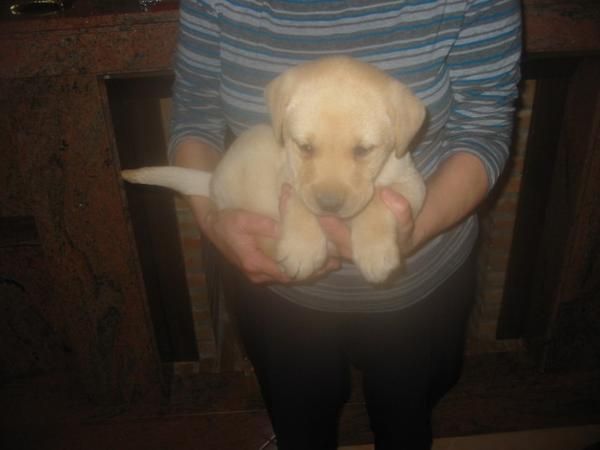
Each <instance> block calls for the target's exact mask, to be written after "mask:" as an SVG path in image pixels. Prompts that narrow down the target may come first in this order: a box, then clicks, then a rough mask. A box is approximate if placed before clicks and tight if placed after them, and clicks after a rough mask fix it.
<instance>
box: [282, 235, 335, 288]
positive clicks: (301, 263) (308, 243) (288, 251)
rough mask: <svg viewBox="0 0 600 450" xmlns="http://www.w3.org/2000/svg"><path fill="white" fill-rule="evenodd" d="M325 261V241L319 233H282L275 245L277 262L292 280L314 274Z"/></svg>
mask: <svg viewBox="0 0 600 450" xmlns="http://www.w3.org/2000/svg"><path fill="white" fill-rule="evenodd" d="M326 259H327V240H326V239H325V236H324V235H323V234H322V233H321V232H320V230H319V232H316V233H308V235H307V233H292V232H288V233H284V234H283V236H282V237H281V239H280V240H279V242H278V244H277V261H278V262H279V264H280V265H281V266H282V268H283V270H284V271H285V273H286V274H287V275H288V276H289V277H291V278H293V279H294V280H298V281H300V280H305V279H307V278H308V277H310V276H311V275H313V274H314V273H316V272H317V271H318V270H319V269H320V268H321V267H323V265H324V264H325V260H326Z"/></svg>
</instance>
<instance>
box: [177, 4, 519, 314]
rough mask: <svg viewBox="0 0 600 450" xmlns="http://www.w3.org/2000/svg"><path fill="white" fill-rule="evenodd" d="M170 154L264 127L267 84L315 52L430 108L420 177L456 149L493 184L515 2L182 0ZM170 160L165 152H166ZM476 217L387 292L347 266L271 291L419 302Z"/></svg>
mask: <svg viewBox="0 0 600 450" xmlns="http://www.w3.org/2000/svg"><path fill="white" fill-rule="evenodd" d="M180 11H181V18H180V36H179V43H178V47H177V54H176V61H175V72H176V80H175V85H174V92H173V100H174V109H173V120H172V136H171V143H170V152H171V153H172V152H173V149H174V148H176V146H177V144H178V142H179V141H181V140H182V139H184V138H189V137H194V138H196V139H201V140H203V141H205V142H208V143H210V144H212V145H213V146H215V147H216V148H218V149H221V148H222V145H223V144H222V143H223V136H224V130H225V129H226V127H227V126H229V127H230V128H231V129H232V130H233V131H234V133H235V134H239V133H240V132H241V131H243V130H244V129H246V128H247V127H249V126H252V125H255V124H258V123H264V122H268V120H269V119H268V114H267V110H266V106H265V102H264V99H263V90H264V87H265V85H266V84H267V83H268V82H269V81H270V80H272V79H273V78H274V77H276V76H277V75H278V74H280V73H281V72H283V71H284V70H285V69H287V68H289V67H291V66H294V65H297V64H299V63H302V62H305V61H308V60H312V59H315V58H318V57H323V56H331V55H349V56H352V57H355V58H358V59H361V60H363V61H366V62H368V63H371V64H373V65H375V66H377V67H379V68H380V69H382V70H384V71H386V72H387V73H389V74H390V75H392V76H393V77H396V78H397V79H399V80H400V81H402V82H404V83H405V84H407V85H408V86H410V87H411V88H412V90H413V92H414V93H415V94H416V95H417V96H418V97H419V98H420V99H421V100H422V101H423V103H424V104H425V106H426V107H427V111H428V120H427V123H426V130H425V133H424V137H423V139H422V141H421V142H420V144H419V145H418V147H417V148H416V149H415V150H414V152H413V155H414V159H415V163H416V165H417V167H418V169H419V170H420V171H421V173H422V174H423V175H424V176H425V177H428V176H430V175H431V174H432V173H433V172H434V171H435V169H436V168H437V167H438V165H439V164H440V163H441V162H442V161H444V160H445V159H446V158H448V157H449V156H450V155H452V154H453V153H456V152H469V153H471V154H474V155H476V156H477V157H479V158H480V159H481V161H482V162H483V164H484V166H485V168H486V171H487V175H488V179H489V185H490V188H491V187H492V186H493V184H494V183H495V181H496V180H497V178H498V176H499V174H500V172H501V171H502V169H503V166H504V164H505V162H506V159H507V157H508V152H509V143H510V137H511V132H512V121H513V113H514V100H515V98H516V95H517V83H518V80H519V58H520V53H521V19H520V4H519V2H518V0H401V1H399V0H373V1H364V0H325V1H313V0H281V1H279V0H184V1H182V2H181V9H180ZM171 157H172V154H171ZM476 236H477V221H476V218H475V217H474V216H473V217H469V218H468V219H467V220H465V221H464V222H462V223H461V224H459V225H457V226H455V227H454V228H452V229H450V230H448V231H446V232H445V233H443V234H442V235H440V236H437V237H436V238H435V239H433V240H432V241H430V242H429V243H428V244H427V245H426V246H425V247H424V248H422V249H421V250H419V252H418V253H416V254H415V255H413V256H411V257H410V258H409V260H408V261H407V265H406V270H404V271H403V273H402V274H400V275H399V276H398V277H396V278H394V280H392V282H390V283H389V284H387V285H386V286H385V287H375V286H371V285H369V284H368V283H366V282H365V281H364V280H363V279H362V277H361V276H360V274H359V273H358V270H357V269H356V267H355V266H354V265H353V264H351V263H347V264H344V266H343V267H342V269H341V270H339V271H336V272H332V273H331V274H329V275H328V276H327V277H325V278H324V279H322V280H319V281H318V282H315V283H312V284H307V285H302V286H294V287H289V286H273V287H272V289H273V290H275V291H276V292H277V293H278V294H280V295H282V296H284V297H286V298H287V299H289V300H291V301H293V302H296V303H298V304H301V305H304V306H307V307H310V308H315V309H319V310H325V311H390V310H395V309H400V308H403V307H406V306H408V305H410V304H412V303H414V302H416V301H418V300H420V299H422V298H424V297H425V296H427V295H428V294H429V293H430V292H431V291H433V290H434V289H435V288H436V287H437V286H439V285H440V284H441V283H442V282H443V281H444V280H445V279H447V278H448V277H449V276H450V275H451V274H452V273H453V272H454V271H455V270H456V269H457V268H458V267H459V266H460V265H461V263H462V262H463V261H464V260H465V259H466V258H467V256H468V255H469V253H470V252H471V251H472V248H473V245H474V243H475V240H476Z"/></svg>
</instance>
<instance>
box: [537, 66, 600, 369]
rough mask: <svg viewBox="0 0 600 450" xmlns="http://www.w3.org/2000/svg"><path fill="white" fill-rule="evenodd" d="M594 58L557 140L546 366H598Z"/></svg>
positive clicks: (599, 88)
mask: <svg viewBox="0 0 600 450" xmlns="http://www.w3.org/2000/svg"><path fill="white" fill-rule="evenodd" d="M599 80H600V58H596V59H587V60H584V61H583V62H582V63H581V64H580V66H579V69H578V70H577V72H576V74H575V76H574V78H573V81H572V87H571V89H570V95H569V98H568V101H567V107H566V111H565V118H566V120H565V122H564V126H563V138H562V139H561V143H560V151H559V158H560V159H559V164H560V168H561V170H560V172H559V173H557V174H556V178H557V181H558V182H560V184H559V187H560V188H559V189H558V190H557V192H556V196H555V199H554V202H555V203H556V204H560V205H564V206H563V208H561V210H560V211H559V213H561V214H563V215H564V220H566V221H567V222H566V224H565V230H564V233H566V238H565V242H564V252H563V254H564V257H563V259H562V264H561V266H560V272H559V273H558V282H557V288H556V293H555V302H556V303H555V305H554V308H555V309H554V320H553V322H552V324H551V327H550V329H549V330H548V336H547V337H548V342H547V346H546V349H545V350H546V351H545V366H546V368H552V369H554V370H556V369H563V370H565V369H569V370H577V369H580V370H583V369H586V368H589V367H600V355H599V354H598V348H600V335H599V334H598V323H600V207H599V198H600V83H599Z"/></svg>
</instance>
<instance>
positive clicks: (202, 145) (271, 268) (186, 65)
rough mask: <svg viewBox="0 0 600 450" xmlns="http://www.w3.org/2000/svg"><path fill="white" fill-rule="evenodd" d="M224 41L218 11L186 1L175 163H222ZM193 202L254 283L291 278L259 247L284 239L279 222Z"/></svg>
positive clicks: (207, 229)
mask: <svg viewBox="0 0 600 450" xmlns="http://www.w3.org/2000/svg"><path fill="white" fill-rule="evenodd" d="M219 39H220V38H219V27H218V22H217V16H216V12H215V11H214V10H212V7H211V6H210V5H209V4H208V2H204V1H202V0H199V1H191V0H182V1H181V3H180V21H179V38H178V44H177V52H176V54H175V83H174V85H173V109H172V120H171V137H170V143H169V159H170V161H171V163H172V164H175V165H178V166H182V167H187V168H192V169H200V170H206V171H209V172H212V171H213V170H214V168H215V167H216V165H217V164H218V162H219V160H220V159H221V154H222V151H223V148H222V143H223V138H224V134H225V120H224V115H223V111H222V108H221V98H220V77H221V67H220V57H219V47H220V41H219ZM187 200H188V202H189V205H190V207H191V209H192V212H193V214H194V217H195V219H196V222H197V223H198V226H199V227H200V229H201V230H202V232H203V235H204V236H205V237H206V238H208V239H209V240H210V241H211V242H212V243H213V244H214V245H215V246H216V247H217V248H218V249H219V251H220V252H221V253H222V254H223V255H224V256H225V257H226V258H227V259H228V260H229V261H230V262H232V263H233V264H235V265H236V266H238V267H239V268H240V270H242V271H243V272H244V273H245V274H246V275H247V276H248V278H249V279H250V280H252V281H254V282H273V281H277V282H285V281H287V280H288V278H287V277H286V276H285V275H284V274H283V273H282V272H281V270H280V268H279V265H278V264H277V263H276V262H275V261H273V260H272V259H271V258H268V257H267V256H266V255H264V254H263V253H262V252H261V251H260V250H259V248H258V244H257V236H267V237H272V238H276V237H277V236H278V224H277V223H276V222H275V221H273V220H271V219H270V218H267V217H263V216H259V215H257V214H252V213H249V212H246V211H232V210H226V211H217V210H216V208H215V206H214V205H213V203H212V202H211V201H210V199H209V198H208V197H202V196H190V197H188V198H187Z"/></svg>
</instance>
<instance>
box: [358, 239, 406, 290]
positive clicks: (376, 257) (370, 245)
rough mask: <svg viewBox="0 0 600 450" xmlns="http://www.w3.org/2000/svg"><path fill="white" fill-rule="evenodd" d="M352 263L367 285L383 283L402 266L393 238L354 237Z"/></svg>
mask: <svg viewBox="0 0 600 450" xmlns="http://www.w3.org/2000/svg"><path fill="white" fill-rule="evenodd" d="M352 251H353V254H354V262H355V264H356V265H357V266H358V268H359V269H360V271H361V272H362V274H363V276H364V277H365V279H366V280H367V281H368V282H369V283H374V284H378V283H383V282H384V281H386V280H387V279H388V278H389V276H390V275H391V274H392V273H393V272H395V271H396V270H397V269H399V268H400V267H401V266H402V262H403V260H402V256H401V254H400V250H399V249H398V244H397V243H396V239H395V237H394V236H376V235H373V234H371V235H370V236H365V235H364V234H362V235H361V236H356V237H354V239H353V248H352Z"/></svg>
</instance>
